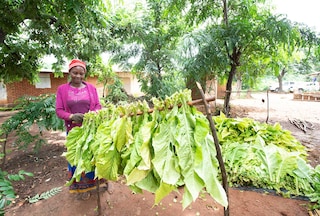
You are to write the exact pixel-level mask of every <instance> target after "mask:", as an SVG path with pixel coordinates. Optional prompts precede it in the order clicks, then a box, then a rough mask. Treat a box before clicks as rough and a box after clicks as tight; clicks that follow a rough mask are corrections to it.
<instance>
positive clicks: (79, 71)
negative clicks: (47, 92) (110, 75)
mask: <svg viewBox="0 0 320 216" xmlns="http://www.w3.org/2000/svg"><path fill="white" fill-rule="evenodd" d="M85 74H86V71H85V69H84V68H83V67H80V66H75V67H73V68H71V70H70V76H71V83H72V84H74V85H80V84H81V83H82V80H83V79H84V77H85Z"/></svg>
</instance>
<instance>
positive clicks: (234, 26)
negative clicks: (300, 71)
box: [178, 0, 301, 115]
mask: <svg viewBox="0 0 320 216" xmlns="http://www.w3.org/2000/svg"><path fill="white" fill-rule="evenodd" d="M178 4H179V6H180V8H189V10H188V11H187V16H186V18H187V21H188V23H189V24H192V25H196V26H197V30H196V31H194V32H193V33H192V34H189V35H187V36H186V37H185V41H189V43H186V47H188V49H187V50H188V52H189V53H188V55H185V56H187V58H186V59H185V60H184V68H185V69H186V70H187V71H188V72H189V73H188V74H189V75H190V76H192V77H194V78H195V79H196V80H197V79H199V77H200V78H201V77H202V78H207V77H208V76H216V77H219V79H226V80H227V82H226V94H225V99H224V113H225V114H226V115H229V111H230V105H229V102H230V96H231V92H232V82H233V81H234V78H235V75H236V74H237V73H240V74H239V76H240V77H242V78H247V79H248V80H246V82H251V83H253V80H254V79H255V78H257V77H259V76H261V75H262V74H264V73H265V71H266V70H267V68H268V67H270V65H268V59H270V55H271V56H274V55H275V53H277V50H278V48H279V47H283V49H284V50H288V51H290V52H291V51H292V49H293V48H294V47H295V46H297V45H298V41H300V39H301V38H300V37H299V36H300V35H299V32H298V31H297V28H296V27H295V26H293V25H292V23H291V22H290V21H289V20H287V19H285V18H282V17H281V16H275V15H273V14H272V13H271V11H270V9H269V7H268V6H267V5H266V4H265V1H264V0H260V1H254V0H249V1H238V0H233V1H227V0H222V1H214V2H212V1H206V0H205V1H202V2H201V4H198V3H197V1H193V0H191V1H178ZM190 41H191V43H190ZM190 47H192V49H191V48H190ZM189 50H192V52H190V51H189ZM199 75H200V76H199Z"/></svg>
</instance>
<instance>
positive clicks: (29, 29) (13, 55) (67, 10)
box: [0, 0, 109, 83]
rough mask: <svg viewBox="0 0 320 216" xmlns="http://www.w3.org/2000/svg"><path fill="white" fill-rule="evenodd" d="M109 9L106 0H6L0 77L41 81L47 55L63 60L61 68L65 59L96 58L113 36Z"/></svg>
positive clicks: (57, 65)
mask: <svg viewBox="0 0 320 216" xmlns="http://www.w3.org/2000/svg"><path fill="white" fill-rule="evenodd" d="M107 9H108V8H107V6H106V5H105V4H104V1H100V0H97V1H90V0H81V1H64V0H49V1H39V0H26V1H20V0H4V2H2V3H1V5H0V12H1V17H2V18H1V20H0V80H2V81H4V82H5V83H7V82H12V81H17V80H21V79H22V78H26V79H27V80H29V81H30V82H33V81H35V80H36V79H37V77H38V70H39V67H40V65H41V58H42V57H43V56H44V55H49V54H52V55H54V56H55V57H56V58H57V62H56V63H55V64H54V69H56V71H59V70H60V69H61V67H62V65H63V63H64V59H65V58H69V59H70V58H80V59H83V60H86V61H88V60H91V59H93V58H95V57H96V56H98V55H99V54H100V53H101V52H102V50H104V49H105V48H104V44H107V43H105V42H106V41H107V40H108V39H109V33H108V32H106V31H105V27H106V26H107V25H108V22H107V13H106V12H107ZM88 66H89V68H90V64H89V65H88ZM60 71H61V70H60Z"/></svg>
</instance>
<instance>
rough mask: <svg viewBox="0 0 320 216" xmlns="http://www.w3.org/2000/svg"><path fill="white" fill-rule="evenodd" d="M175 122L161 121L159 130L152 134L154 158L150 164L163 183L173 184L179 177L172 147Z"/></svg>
mask: <svg viewBox="0 0 320 216" xmlns="http://www.w3.org/2000/svg"><path fill="white" fill-rule="evenodd" d="M174 131H175V124H174V123H173V122H172V121H169V122H163V123H162V124H160V126H159V132H158V133H155V134H154V135H153V143H152V146H153V148H154V158H153V159H152V164H153V166H154V168H155V170H156V172H157V173H158V174H159V176H160V178H161V179H162V181H163V182H164V183H167V184H171V185H175V184H176V183H177V182H178V180H179V178H180V170H179V169H178V158H177V156H176V155H175V150H174V147H173V144H172V142H173V140H174V139H173V137H174V135H175V133H174Z"/></svg>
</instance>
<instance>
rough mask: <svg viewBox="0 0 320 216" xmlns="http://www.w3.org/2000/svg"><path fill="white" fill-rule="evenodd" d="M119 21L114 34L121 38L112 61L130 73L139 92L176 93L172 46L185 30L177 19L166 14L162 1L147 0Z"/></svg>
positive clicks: (176, 77) (177, 88)
mask: <svg viewBox="0 0 320 216" xmlns="http://www.w3.org/2000/svg"><path fill="white" fill-rule="evenodd" d="M171 12H172V11H171ZM120 14H122V13H121V9H120V10H119V13H118V16H120ZM121 18H122V19H121V24H118V25H117V27H118V32H117V34H115V35H114V38H117V39H118V40H119V39H121V42H119V43H118V46H117V47H116V48H115V49H114V53H115V54H116V55H114V57H113V58H114V59H115V61H116V62H117V63H120V64H121V65H122V67H123V68H125V69H128V70H131V71H132V72H134V73H135V74H136V75H137V78H138V80H139V82H140V83H141V90H142V91H143V92H145V93H147V94H149V95H151V96H155V97H162V98H164V97H165V96H169V95H171V94H173V93H174V92H175V91H177V90H179V89H180V88H181V86H182V85H181V84H180V83H179V82H177V81H178V80H179V79H180V78H179V74H178V73H177V65H176V62H175V59H176V55H177V54H176V46H177V42H178V40H179V39H180V36H181V35H182V32H183V31H185V29H183V26H182V25H181V24H180V23H181V20H180V17H179V16H177V15H172V14H170V15H169V11H168V8H167V4H166V3H165V2H163V1H159V0H148V1H147V4H146V7H145V8H144V7H142V5H138V6H137V7H136V10H135V11H133V12H132V13H131V14H130V15H128V14H127V15H124V14H122V15H121Z"/></svg>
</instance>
